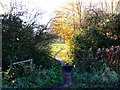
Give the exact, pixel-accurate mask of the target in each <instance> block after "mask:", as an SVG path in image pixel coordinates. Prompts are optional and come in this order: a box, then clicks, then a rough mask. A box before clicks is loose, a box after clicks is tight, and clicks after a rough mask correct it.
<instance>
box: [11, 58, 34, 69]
mask: <svg viewBox="0 0 120 90" xmlns="http://www.w3.org/2000/svg"><path fill="white" fill-rule="evenodd" d="M26 62H30V68H31V69H32V65H33V59H29V60H25V61H19V62H15V63H13V64H12V65H17V64H22V63H26Z"/></svg>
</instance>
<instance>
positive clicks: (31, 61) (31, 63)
mask: <svg viewBox="0 0 120 90" xmlns="http://www.w3.org/2000/svg"><path fill="white" fill-rule="evenodd" d="M32 65H33V60H32V59H30V69H32Z"/></svg>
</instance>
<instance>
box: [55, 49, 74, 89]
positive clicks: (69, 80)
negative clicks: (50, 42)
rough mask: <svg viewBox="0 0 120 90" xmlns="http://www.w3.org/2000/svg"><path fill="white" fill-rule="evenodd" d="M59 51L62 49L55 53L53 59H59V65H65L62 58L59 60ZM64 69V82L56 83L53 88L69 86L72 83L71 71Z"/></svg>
mask: <svg viewBox="0 0 120 90" xmlns="http://www.w3.org/2000/svg"><path fill="white" fill-rule="evenodd" d="M61 52H62V50H60V51H59V52H58V53H57V54H56V55H55V57H54V58H55V59H56V60H58V61H60V63H61V66H63V67H64V66H67V65H66V64H65V63H64V62H63V61H62V60H61V58H60V54H61ZM63 71H64V76H65V78H64V83H63V84H61V85H58V86H56V87H55V88H54V90H55V89H56V88H65V87H69V86H70V85H72V75H71V72H68V71H65V70H63Z"/></svg>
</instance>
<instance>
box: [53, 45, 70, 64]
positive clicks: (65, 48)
mask: <svg viewBox="0 0 120 90" xmlns="http://www.w3.org/2000/svg"><path fill="white" fill-rule="evenodd" d="M61 50H62V51H61ZM59 51H61V53H60V58H61V60H62V61H63V62H65V63H68V64H71V63H72V60H71V59H70V57H69V55H70V46H69V45H66V44H52V45H51V55H52V57H53V58H54V57H55V55H56V54H57V53H58V52H59Z"/></svg>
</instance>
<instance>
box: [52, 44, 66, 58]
mask: <svg viewBox="0 0 120 90" xmlns="http://www.w3.org/2000/svg"><path fill="white" fill-rule="evenodd" d="M66 46H67V45H66V44H52V45H51V55H52V57H55V55H56V54H57V53H58V52H59V51H60V50H62V49H65V48H66Z"/></svg>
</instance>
